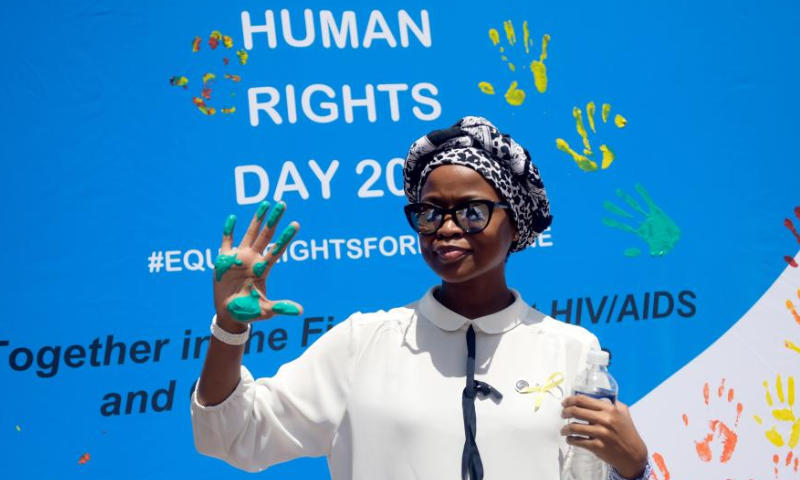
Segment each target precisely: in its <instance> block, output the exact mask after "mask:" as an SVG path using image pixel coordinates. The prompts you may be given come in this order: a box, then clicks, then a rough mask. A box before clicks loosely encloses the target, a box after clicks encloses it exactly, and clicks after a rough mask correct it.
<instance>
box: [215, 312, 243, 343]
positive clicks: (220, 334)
mask: <svg viewBox="0 0 800 480" xmlns="http://www.w3.org/2000/svg"><path fill="white" fill-rule="evenodd" d="M211 335H214V336H215V337H217V339H219V341H221V342H222V343H227V344H228V345H244V344H245V343H247V340H248V339H249V338H250V324H249V323H248V324H247V330H246V331H244V332H242V333H231V332H228V331H226V330H223V329H222V327H220V326H219V325H217V316H216V315H214V318H212V319H211Z"/></svg>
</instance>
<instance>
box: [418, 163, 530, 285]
mask: <svg viewBox="0 0 800 480" xmlns="http://www.w3.org/2000/svg"><path fill="white" fill-rule="evenodd" d="M478 199H480V200H492V201H501V200H502V199H501V198H500V196H498V194H497V192H496V191H495V189H494V187H492V185H491V184H489V182H487V181H486V180H484V178H483V177H482V176H481V174H479V173H478V172H476V171H475V170H473V169H471V168H469V167H464V166H462V165H442V166H440V167H437V168H435V169H434V170H433V171H432V172H431V173H430V174H429V175H428V178H427V180H426V181H425V184H424V185H423V186H422V190H421V192H420V199H419V201H420V202H425V203H430V204H432V205H436V206H437V207H442V208H452V207H455V206H456V205H459V204H462V203H464V202H466V201H469V200H478ZM514 233H515V229H514V225H513V222H512V221H511V217H510V215H509V214H508V213H507V211H506V209H503V208H495V209H494V213H492V218H491V221H490V222H489V225H487V227H486V229H484V230H483V231H481V232H479V233H472V234H466V233H464V231H463V230H461V228H459V227H458V225H456V224H455V222H454V221H453V218H452V216H451V215H446V216H445V219H444V223H442V226H441V228H439V231H437V232H436V233H434V234H433V235H420V236H419V241H420V248H421V250H422V256H423V257H424V258H425V261H426V262H427V263H428V265H430V267H431V268H432V269H433V271H434V272H436V274H437V275H439V277H441V278H442V280H444V281H445V282H448V283H461V282H465V281H467V280H473V279H476V278H478V277H481V276H483V275H485V274H487V273H490V272H493V273H497V271H498V269H499V270H501V271H502V270H503V269H504V268H505V261H506V254H507V253H508V250H509V249H510V248H511V243H512V241H513V237H514ZM490 277H491V278H493V277H494V276H493V275H489V276H488V277H487V278H490Z"/></svg>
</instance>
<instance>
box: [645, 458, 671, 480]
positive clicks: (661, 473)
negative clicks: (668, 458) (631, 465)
mask: <svg viewBox="0 0 800 480" xmlns="http://www.w3.org/2000/svg"><path fill="white" fill-rule="evenodd" d="M653 464H655V468H654V469H652V470H651V471H650V477H649V478H648V479H647V480H670V475H669V469H668V468H667V464H666V462H665V461H664V456H663V455H661V454H660V453H658V452H655V453H653ZM656 470H658V473H656Z"/></svg>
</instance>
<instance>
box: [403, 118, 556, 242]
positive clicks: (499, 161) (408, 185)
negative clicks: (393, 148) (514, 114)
mask: <svg viewBox="0 0 800 480" xmlns="http://www.w3.org/2000/svg"><path fill="white" fill-rule="evenodd" d="M441 165H463V166H466V167H469V168H472V169H473V170H475V171H477V172H478V173H480V174H481V175H482V176H483V178H485V179H486V181H487V182H489V183H490V184H492V185H493V186H494V187H495V188H496V189H497V191H498V192H500V194H501V195H502V196H503V198H504V199H505V201H507V202H508V203H509V205H511V217H512V220H513V221H514V224H515V225H516V227H517V231H518V232H519V239H518V240H517V241H516V242H514V243H513V245H512V246H511V251H512V252H519V251H521V250H524V249H525V248H526V247H527V246H528V245H530V244H532V243H533V241H534V240H535V239H536V236H537V235H539V234H540V233H542V232H543V231H544V230H545V229H546V228H547V227H549V226H550V223H551V222H552V221H553V217H552V215H550V201H549V200H548V199H547V192H545V189H544V183H542V177H541V176H540V175H539V169H537V168H536V165H534V164H533V162H531V156H530V154H529V153H528V151H527V150H526V149H524V148H522V146H520V145H519V144H518V143H517V142H515V141H514V140H512V139H511V137H509V136H508V135H506V134H504V133H500V132H499V131H498V130H497V128H495V126H494V125H492V123H491V122H489V121H488V120H486V119H485V118H483V117H471V116H470V117H464V118H462V119H461V120H459V121H458V122H457V123H456V124H455V125H453V126H452V127H450V128H447V129H444V130H435V131H433V132H431V133H429V134H427V135H425V136H424V137H422V138H420V139H419V140H417V141H416V142H414V144H413V145H411V148H410V149H409V151H408V156H407V157H406V161H405V164H404V166H403V180H404V187H405V193H406V198H407V199H408V201H409V202H411V203H414V202H418V201H419V193H420V191H421V190H422V186H423V185H424V184H425V180H426V179H427V178H428V175H429V174H430V173H431V172H432V171H433V169H434V168H436V167H439V166H441Z"/></svg>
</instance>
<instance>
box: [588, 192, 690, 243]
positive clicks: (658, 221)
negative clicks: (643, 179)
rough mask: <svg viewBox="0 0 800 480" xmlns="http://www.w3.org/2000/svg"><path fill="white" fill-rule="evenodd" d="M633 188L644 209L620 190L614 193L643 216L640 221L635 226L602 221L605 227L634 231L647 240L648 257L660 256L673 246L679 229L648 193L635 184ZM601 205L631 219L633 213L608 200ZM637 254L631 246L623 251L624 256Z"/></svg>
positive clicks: (677, 238)
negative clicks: (643, 202)
mask: <svg viewBox="0 0 800 480" xmlns="http://www.w3.org/2000/svg"><path fill="white" fill-rule="evenodd" d="M635 189H636V191H637V192H639V195H640V196H641V197H642V199H644V201H645V204H646V205H647V211H645V210H644V209H643V208H642V207H641V206H640V205H639V203H638V202H637V201H636V200H635V199H633V197H631V196H629V195H628V194H626V193H625V192H623V191H622V190H619V189H618V190H617V196H618V197H620V198H621V199H622V200H623V201H624V202H625V203H627V204H628V206H630V207H631V208H633V209H634V210H635V211H637V212H639V213H640V214H641V215H643V216H644V220H642V221H640V223H639V225H638V226H637V227H636V228H634V227H631V226H630V225H628V224H625V223H621V222H619V221H617V220H615V219H613V218H604V219H603V224H604V225H605V226H607V227H611V228H616V229H619V230H622V231H623V232H627V233H633V234H635V235H636V236H638V237H639V238H641V239H642V240H644V241H645V242H646V243H647V246H648V247H649V250H650V255H651V256H653V257H656V256H664V255H666V254H668V253H669V252H671V251H672V249H673V248H675V244H676V243H678V240H680V238H681V229H680V228H678V225H676V224H675V222H674V221H673V220H672V219H671V218H669V217H668V216H667V214H666V213H664V211H663V210H661V209H660V208H659V207H658V206H657V205H656V204H655V203H654V202H653V199H652V198H650V194H648V193H647V191H646V190H645V189H644V187H642V186H641V185H639V184H636V186H635ZM603 208H605V209H606V210H608V211H609V212H611V213H614V214H617V215H619V216H622V217H625V218H631V219H632V218H634V216H633V215H631V214H630V213H628V212H626V211H625V210H623V209H621V208H620V207H618V206H617V205H615V204H613V203H611V202H603ZM641 253H642V252H641V250H640V249H638V248H635V247H634V248H629V249H627V250H625V256H628V257H636V256H638V255H640V254H641Z"/></svg>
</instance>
